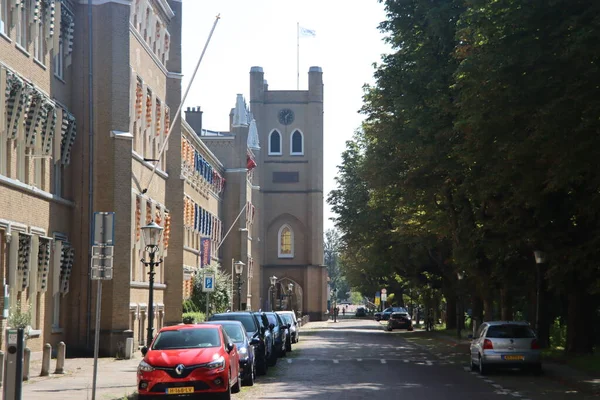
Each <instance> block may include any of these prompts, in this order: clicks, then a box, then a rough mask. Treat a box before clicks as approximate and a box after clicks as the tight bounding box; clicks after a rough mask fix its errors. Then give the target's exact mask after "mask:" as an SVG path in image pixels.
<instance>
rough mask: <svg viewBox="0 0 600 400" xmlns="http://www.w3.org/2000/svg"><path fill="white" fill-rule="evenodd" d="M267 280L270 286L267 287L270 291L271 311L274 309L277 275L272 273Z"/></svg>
mask: <svg viewBox="0 0 600 400" xmlns="http://www.w3.org/2000/svg"><path fill="white" fill-rule="evenodd" d="M269 280H270V281H271V287H269V292H271V311H275V285H276V284H277V277H276V276H275V275H273V276H272V277H270V278H269Z"/></svg>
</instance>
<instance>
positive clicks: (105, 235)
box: [93, 212, 115, 246]
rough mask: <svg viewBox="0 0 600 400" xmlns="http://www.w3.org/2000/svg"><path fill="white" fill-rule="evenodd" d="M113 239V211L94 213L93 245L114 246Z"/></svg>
mask: <svg viewBox="0 0 600 400" xmlns="http://www.w3.org/2000/svg"><path fill="white" fill-rule="evenodd" d="M114 239H115V213H114V212H95V213H94V241H93V243H94V245H95V246H103V245H104V246H114V244H115V243H114Z"/></svg>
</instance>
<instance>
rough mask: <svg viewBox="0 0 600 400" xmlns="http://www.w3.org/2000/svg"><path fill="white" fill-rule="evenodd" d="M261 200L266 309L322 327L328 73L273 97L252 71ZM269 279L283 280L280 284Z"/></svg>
mask: <svg viewBox="0 0 600 400" xmlns="http://www.w3.org/2000/svg"><path fill="white" fill-rule="evenodd" d="M250 109H251V112H252V114H253V116H254V118H255V120H256V126H257V129H258V133H259V138H260V144H261V150H260V152H258V157H257V158H258V160H257V163H258V168H257V173H258V180H257V183H258V185H260V196H258V197H259V199H258V203H259V204H257V207H256V209H257V212H258V213H259V215H258V216H257V217H258V218H257V219H256V221H257V222H258V223H259V237H258V238H256V240H257V241H258V247H259V248H260V253H261V254H262V257H261V259H262V263H261V264H262V265H261V268H260V271H261V274H260V275H261V276H260V293H261V307H262V308H263V309H264V310H271V309H276V310H279V309H283V310H295V311H300V312H302V314H303V315H306V314H308V315H310V318H311V320H321V319H323V318H324V313H325V311H326V308H327V304H326V303H327V270H326V268H325V266H324V265H323V72H322V70H321V68H320V67H310V70H309V73H308V90H269V88H268V85H267V81H266V80H265V79H264V73H263V69H262V68H261V67H252V68H251V70H250ZM271 277H277V280H276V282H275V285H273V284H272V283H271V281H272V279H270V278H271Z"/></svg>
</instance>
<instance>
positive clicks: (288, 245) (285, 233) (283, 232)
mask: <svg viewBox="0 0 600 400" xmlns="http://www.w3.org/2000/svg"><path fill="white" fill-rule="evenodd" d="M277 236H278V239H279V245H278V247H277V248H278V256H279V258H294V232H293V231H292V228H291V227H290V226H289V225H283V226H282V227H281V228H279V234H278V235H277Z"/></svg>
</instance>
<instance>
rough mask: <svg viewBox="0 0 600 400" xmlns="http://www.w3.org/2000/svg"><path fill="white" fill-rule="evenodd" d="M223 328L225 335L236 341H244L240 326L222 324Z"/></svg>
mask: <svg viewBox="0 0 600 400" xmlns="http://www.w3.org/2000/svg"><path fill="white" fill-rule="evenodd" d="M223 329H225V332H226V333H227V335H228V336H229V337H230V338H231V340H233V341H234V342H236V343H240V342H243V341H244V332H243V331H242V327H241V326H239V325H237V324H236V325H234V324H223Z"/></svg>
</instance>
